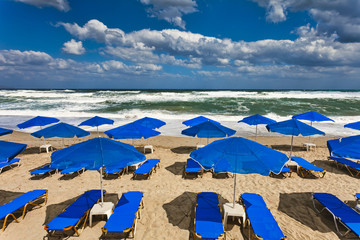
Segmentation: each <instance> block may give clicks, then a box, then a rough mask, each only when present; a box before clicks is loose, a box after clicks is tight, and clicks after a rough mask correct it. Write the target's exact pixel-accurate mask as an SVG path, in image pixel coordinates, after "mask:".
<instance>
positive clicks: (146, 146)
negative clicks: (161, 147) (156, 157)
mask: <svg viewBox="0 0 360 240" xmlns="http://www.w3.org/2000/svg"><path fill="white" fill-rule="evenodd" d="M146 149H150V151H151V153H153V152H154V148H153V146H152V145H145V146H144V153H145V152H146Z"/></svg>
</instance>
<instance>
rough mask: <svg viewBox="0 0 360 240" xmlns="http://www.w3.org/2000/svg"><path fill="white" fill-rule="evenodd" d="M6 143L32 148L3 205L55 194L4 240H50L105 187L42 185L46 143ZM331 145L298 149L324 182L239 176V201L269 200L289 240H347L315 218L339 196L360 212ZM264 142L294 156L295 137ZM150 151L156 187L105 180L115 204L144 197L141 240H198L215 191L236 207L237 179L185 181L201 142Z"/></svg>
mask: <svg viewBox="0 0 360 240" xmlns="http://www.w3.org/2000/svg"><path fill="white" fill-rule="evenodd" d="M0 139H1V140H8V141H14V142H23V143H26V144H28V149H27V150H26V151H25V152H24V153H22V154H21V155H19V157H20V158H21V161H22V165H21V166H20V167H18V168H17V167H16V168H13V169H9V170H7V171H4V172H3V173H1V174H0V182H1V190H0V204H3V203H5V202H7V201H9V200H11V199H12V198H14V197H15V196H18V193H22V192H27V191H29V190H33V189H37V188H46V189H48V190H49V198H48V203H47V204H46V206H43V207H41V208H35V209H33V210H32V211H29V212H28V213H27V215H26V217H25V218H24V219H23V220H20V223H16V222H15V221H11V222H10V223H9V224H7V227H6V229H5V231H4V232H2V233H0V239H43V238H44V237H45V236H47V233H46V231H45V230H44V229H43V225H44V224H46V223H47V222H49V221H50V220H51V219H53V218H54V217H55V216H56V215H57V214H59V213H60V212H61V211H62V210H63V209H64V208H65V207H66V206H68V205H69V204H70V203H71V202H72V201H74V199H75V198H76V197H78V196H79V195H81V194H82V193H83V192H84V191H86V190H89V189H98V188H99V187H100V186H99V173H98V172H96V171H86V172H85V173H83V174H81V175H79V176H75V177H71V178H65V179H64V178H63V177H61V175H60V174H54V175H52V176H47V177H45V178H40V179H34V178H31V176H30V174H29V171H31V170H34V169H36V168H38V167H40V166H42V165H44V164H46V163H48V162H50V154H51V153H44V152H43V153H39V152H38V147H37V146H39V145H40V143H41V142H40V140H38V139H35V138H33V137H31V136H30V135H29V134H27V133H19V132H15V133H14V134H12V135H8V136H3V137H0ZM326 140H327V138H324V137H320V138H312V139H311V141H313V142H315V143H316V144H317V146H318V147H317V149H316V151H309V152H306V151H305V150H304V148H302V147H301V143H302V142H307V141H308V139H307V138H302V137H296V138H295V141H294V143H295V148H294V155H296V156H300V157H304V158H305V159H307V160H309V161H310V162H313V163H314V164H315V165H317V166H319V167H321V168H324V169H326V171H327V174H326V175H325V177H324V178H322V179H317V178H311V177H308V178H302V177H299V176H298V175H297V174H296V173H295V174H293V175H292V177H291V178H273V177H264V176H260V175H257V174H249V175H238V177H237V194H236V195H237V196H236V197H237V198H238V197H239V195H240V194H241V193H243V192H254V193H258V194H261V195H262V196H263V198H264V200H265V202H266V203H267V205H268V208H269V209H270V210H271V212H272V214H273V215H274V217H275V219H276V221H277V222H278V224H279V226H280V228H281V229H282V231H283V232H284V234H285V235H286V236H287V237H288V239H339V236H338V235H337V234H336V230H335V226H334V223H333V220H332V217H331V215H330V214H328V213H323V214H321V215H317V214H316V213H315V211H314V209H313V206H312V201H311V193H312V192H328V193H332V194H335V195H336V196H338V197H339V198H340V199H341V200H343V201H348V202H349V205H351V206H354V204H355V202H354V197H353V194H354V193H356V192H360V188H359V179H358V178H355V177H351V176H350V175H349V174H348V173H347V172H346V171H345V170H343V169H337V168H336V167H335V165H334V164H333V163H332V162H330V161H328V160H327V156H328V155H329V153H328V150H327V148H326ZM78 141H79V140H75V141H74V140H66V141H65V143H66V144H73V143H74V142H78ZM82 141H83V140H82ZM257 141H258V142H260V143H262V144H265V145H268V146H271V147H272V148H274V149H277V150H279V151H282V152H284V153H286V154H289V150H290V147H289V143H290V137H258V138H257ZM125 142H127V143H131V142H132V141H131V140H130V141H125ZM50 143H51V144H52V145H53V146H55V147H58V148H60V147H61V141H60V140H50ZM134 143H135V145H136V146H139V149H141V148H140V146H143V145H144V144H145V143H147V140H135V141H134ZM149 143H151V144H152V145H153V146H154V149H155V152H154V153H152V154H150V153H148V154H146V157H147V158H159V159H160V161H161V162H160V163H161V168H160V169H158V170H157V172H155V173H154V174H153V175H152V177H151V179H150V180H132V179H131V177H132V174H127V175H124V176H122V177H121V179H118V178H113V179H105V180H104V189H106V191H107V192H108V196H107V200H109V201H113V202H114V203H116V201H117V200H118V198H119V197H120V196H121V194H122V193H123V192H127V191H134V190H138V191H142V192H143V193H144V204H145V208H144V209H143V210H142V211H141V219H139V220H138V222H137V228H136V235H135V239H189V238H190V239H192V234H191V232H192V231H193V218H194V201H195V195H196V193H198V192H202V191H213V192H216V193H218V194H219V195H220V199H221V201H222V203H225V202H231V201H232V199H233V182H234V179H233V178H231V177H230V178H226V177H223V178H213V177H212V174H211V173H205V174H204V176H203V178H200V177H199V178H189V179H184V178H182V173H183V170H184V166H185V162H186V159H187V158H188V156H189V153H190V152H191V151H192V150H194V146H195V145H196V144H197V143H198V139H194V138H188V137H166V136H158V137H155V138H151V139H150V140H149ZM1 224H2V222H1ZM104 224H105V220H104V219H102V218H101V217H100V216H98V217H95V218H94V224H93V227H89V226H88V225H87V226H86V227H85V229H84V231H83V232H82V234H81V236H80V237H76V236H70V237H69V239H99V238H100V236H101V233H102V232H101V227H103V226H104ZM343 230H344V229H343ZM226 234H227V239H248V237H247V235H248V230H247V229H245V230H242V229H241V227H240V224H239V222H238V221H233V220H231V219H229V221H228V226H227V228H226ZM350 237H352V235H350Z"/></svg>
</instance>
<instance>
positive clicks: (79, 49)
mask: <svg viewBox="0 0 360 240" xmlns="http://www.w3.org/2000/svg"><path fill="white" fill-rule="evenodd" d="M62 50H63V51H64V52H65V53H68V54H74V55H82V54H84V53H85V48H84V47H83V45H82V42H81V41H78V42H77V41H76V40H74V39H71V40H70V41H68V42H66V43H64V47H63V48H62Z"/></svg>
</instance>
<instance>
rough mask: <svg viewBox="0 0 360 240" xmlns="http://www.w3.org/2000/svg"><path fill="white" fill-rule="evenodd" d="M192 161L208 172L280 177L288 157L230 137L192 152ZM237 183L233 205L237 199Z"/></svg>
mask: <svg viewBox="0 0 360 240" xmlns="http://www.w3.org/2000/svg"><path fill="white" fill-rule="evenodd" d="M190 157H191V158H193V159H194V160H195V161H197V162H198V163H200V164H201V165H202V166H203V167H204V168H205V169H213V170H214V171H223V172H224V171H225V172H231V173H239V174H251V173H257V174H260V175H263V176H267V175H269V174H270V172H274V173H280V172H281V170H282V168H283V166H284V164H285V163H286V162H287V161H288V157H287V156H286V155H285V154H284V153H281V152H279V151H276V150H274V149H271V148H268V147H266V146H264V145H261V144H260V143H257V142H255V141H251V140H248V139H245V138H241V137H231V138H227V139H221V140H217V141H214V142H212V143H210V144H209V145H207V146H205V147H203V148H200V149H198V150H195V151H193V152H191V154H190ZM235 184H236V174H235V179H234V201H233V202H234V204H235V196H236V192H235V191H236V185H235Z"/></svg>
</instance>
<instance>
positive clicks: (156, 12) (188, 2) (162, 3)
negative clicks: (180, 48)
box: [140, 0, 197, 29]
mask: <svg viewBox="0 0 360 240" xmlns="http://www.w3.org/2000/svg"><path fill="white" fill-rule="evenodd" d="M140 2H141V3H142V4H144V5H147V6H150V7H149V8H148V9H147V11H148V12H149V13H150V14H151V15H150V16H152V17H157V18H159V19H161V20H165V21H167V22H169V23H171V24H173V25H175V26H178V27H180V28H182V29H185V25H186V23H185V21H184V20H183V19H182V16H183V15H186V14H190V13H194V12H197V8H196V7H197V4H196V0H140Z"/></svg>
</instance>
